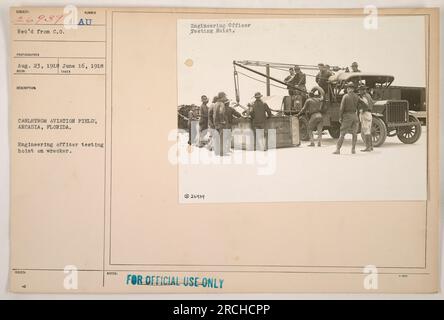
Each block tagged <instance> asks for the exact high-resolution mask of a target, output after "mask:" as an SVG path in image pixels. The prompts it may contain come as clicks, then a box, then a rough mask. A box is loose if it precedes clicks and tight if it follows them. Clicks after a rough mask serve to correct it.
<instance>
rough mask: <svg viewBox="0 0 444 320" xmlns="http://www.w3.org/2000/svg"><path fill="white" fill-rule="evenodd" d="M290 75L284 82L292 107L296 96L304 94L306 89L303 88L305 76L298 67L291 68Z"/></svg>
mask: <svg viewBox="0 0 444 320" xmlns="http://www.w3.org/2000/svg"><path fill="white" fill-rule="evenodd" d="M289 70H290V75H289V76H288V77H286V78H285V80H284V82H285V83H286V84H287V85H288V86H287V88H288V94H289V95H290V98H291V106H292V108H293V107H294V104H295V100H296V96H297V95H302V94H304V92H306V91H307V88H306V87H305V83H306V75H305V73H303V72H302V71H301V68H300V67H299V66H294V67H293V68H290V69H289ZM294 87H296V88H298V89H299V90H301V91H299V90H296V89H294Z"/></svg>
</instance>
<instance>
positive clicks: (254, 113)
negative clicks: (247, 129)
mask: <svg viewBox="0 0 444 320" xmlns="http://www.w3.org/2000/svg"><path fill="white" fill-rule="evenodd" d="M254 98H255V99H256V100H255V101H254V102H253V103H252V104H251V108H250V110H249V114H250V116H251V118H252V120H253V121H252V125H253V128H252V129H253V134H254V150H256V148H257V147H258V140H257V134H258V131H260V132H262V130H263V134H264V136H265V145H264V146H263V148H262V149H263V150H267V146H268V132H267V130H266V128H265V120H266V119H267V118H270V117H271V116H272V114H271V109H270V107H269V106H268V105H267V104H266V103H265V102H263V101H262V94H261V93H260V92H256V93H255V94H254ZM261 141H263V139H261Z"/></svg>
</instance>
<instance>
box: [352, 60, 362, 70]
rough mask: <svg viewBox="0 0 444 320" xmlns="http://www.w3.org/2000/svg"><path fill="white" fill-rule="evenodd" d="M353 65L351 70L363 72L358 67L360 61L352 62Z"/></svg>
mask: <svg viewBox="0 0 444 320" xmlns="http://www.w3.org/2000/svg"><path fill="white" fill-rule="evenodd" d="M351 67H352V71H351V72H361V70H359V68H358V63H357V62H356V61H355V62H353V63H352V65H351Z"/></svg>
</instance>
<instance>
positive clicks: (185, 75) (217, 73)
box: [177, 16, 426, 104]
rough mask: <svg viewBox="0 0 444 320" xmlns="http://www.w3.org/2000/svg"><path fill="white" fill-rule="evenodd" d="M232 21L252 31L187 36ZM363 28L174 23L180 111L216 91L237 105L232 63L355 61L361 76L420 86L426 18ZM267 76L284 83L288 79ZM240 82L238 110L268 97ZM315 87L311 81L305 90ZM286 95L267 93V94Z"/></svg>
mask: <svg viewBox="0 0 444 320" xmlns="http://www.w3.org/2000/svg"><path fill="white" fill-rule="evenodd" d="M230 22H231V23H233V22H234V23H242V24H250V27H245V28H235V29H234V30H235V32H234V33H191V30H192V29H193V30H197V29H196V28H192V25H193V24H215V23H219V24H223V23H225V24H228V23H230ZM363 22H364V20H363V18H361V17H359V18H358V17H341V18H338V17H334V18H332V17H321V18H294V19H230V20H224V19H217V20H216V19H202V20H179V21H178V25H177V31H178V39H177V41H178V42H177V49H178V50H177V52H178V57H177V65H178V104H191V103H195V104H199V103H200V96H201V95H202V94H205V95H208V96H209V97H212V96H214V95H216V94H217V93H218V92H219V91H225V92H226V93H227V95H228V97H229V98H230V99H233V100H234V92H235V91H234V81H233V64H232V62H233V60H260V61H268V62H279V63H291V64H304V65H317V63H319V62H323V63H325V64H329V65H338V66H342V67H346V66H350V65H351V63H352V62H353V61H357V62H358V63H359V68H360V69H361V71H363V72H372V73H382V74H391V75H393V76H395V81H394V83H393V85H400V86H425V83H426V80H425V77H426V76H425V66H426V64H425V54H426V51H425V35H426V34H425V20H424V17H422V16H403V17H378V22H377V23H378V27H377V29H366V28H364V23H363ZM210 29H211V28H210ZM199 30H203V29H199ZM204 30H208V28H207V29H204ZM238 70H239V71H241V70H240V69H238ZM258 70H259V71H262V72H263V71H264V69H262V70H261V69H258ZM242 72H244V71H242ZM246 73H247V74H249V72H248V71H246ZM306 73H307V74H312V75H314V74H315V71H307V72H306ZM250 75H252V76H254V77H255V78H260V79H261V80H264V79H263V78H261V77H260V76H257V75H253V74H250ZM271 75H272V76H274V77H276V78H280V79H283V78H285V77H286V76H287V75H288V73H287V72H283V71H272V73H271ZM239 79H240V98H241V104H246V103H247V102H249V101H251V98H252V96H253V95H254V93H255V92H256V91H261V92H262V93H263V94H265V84H263V83H260V82H257V81H255V80H252V79H249V78H247V77H245V76H242V75H240V76H239ZM314 84H315V82H314V78H313V77H310V76H308V77H307V88H308V89H310V88H311V87H312V86H313V85H314ZM286 92H287V91H286V90H282V89H279V88H274V87H272V88H271V94H272V95H285V94H286Z"/></svg>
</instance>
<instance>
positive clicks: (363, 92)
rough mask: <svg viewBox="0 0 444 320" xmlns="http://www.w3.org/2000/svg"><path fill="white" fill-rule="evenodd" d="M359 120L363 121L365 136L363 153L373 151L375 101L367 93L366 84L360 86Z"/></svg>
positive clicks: (362, 128) (362, 130)
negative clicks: (373, 110)
mask: <svg viewBox="0 0 444 320" xmlns="http://www.w3.org/2000/svg"><path fill="white" fill-rule="evenodd" d="M358 90H359V98H360V99H359V101H358V110H359V120H360V121H361V132H362V134H363V136H364V142H365V149H364V150H361V151H362V152H369V151H373V141H372V109H373V99H372V97H371V96H370V94H369V93H368V92H367V87H366V86H365V85H364V84H361V85H359V87H358Z"/></svg>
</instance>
